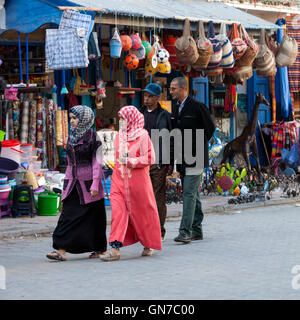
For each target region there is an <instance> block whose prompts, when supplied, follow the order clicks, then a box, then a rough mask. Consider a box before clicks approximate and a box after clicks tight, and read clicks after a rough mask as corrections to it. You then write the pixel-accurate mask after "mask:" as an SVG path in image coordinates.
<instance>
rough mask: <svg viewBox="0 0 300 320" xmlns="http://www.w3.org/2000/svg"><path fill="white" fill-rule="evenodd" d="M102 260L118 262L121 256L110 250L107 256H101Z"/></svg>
mask: <svg viewBox="0 0 300 320" xmlns="http://www.w3.org/2000/svg"><path fill="white" fill-rule="evenodd" d="M100 259H101V260H102V261H117V260H120V255H119V254H115V253H114V252H112V251H111V250H110V251H108V252H107V253H106V254H103V255H101V256H100Z"/></svg>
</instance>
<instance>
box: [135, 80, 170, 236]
mask: <svg viewBox="0 0 300 320" xmlns="http://www.w3.org/2000/svg"><path fill="white" fill-rule="evenodd" d="M143 91H144V106H143V107H142V108H141V109H140V111H141V113H143V115H144V118H145V125H144V128H145V129H146V130H147V131H148V133H149V136H150V137H151V130H153V129H158V130H162V129H167V130H169V131H171V130H172V125H171V116H170V114H169V113H168V112H167V111H166V110H164V109H163V108H162V107H161V106H160V104H159V102H158V101H159V98H160V94H161V91H162V89H161V87H160V85H159V84H157V83H149V84H148V85H147V86H146V88H145V89H144V90H143ZM152 142H154V141H152ZM155 149H156V150H157V149H158V150H159V154H156V163H157V164H154V165H152V166H151V167H150V178H151V182H152V186H153V191H154V195H155V199H156V204H157V209H158V214H159V220H160V226H161V237H162V240H164V237H165V234H166V230H165V227H164V224H165V220H166V216H167V206H166V177H167V174H168V173H170V171H173V159H172V155H170V163H169V164H168V163H167V164H166V163H163V161H162V152H168V150H163V142H162V140H161V138H160V141H159V147H158V148H155ZM169 151H170V150H169Z"/></svg>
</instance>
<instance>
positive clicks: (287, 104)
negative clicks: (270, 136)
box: [275, 19, 293, 118]
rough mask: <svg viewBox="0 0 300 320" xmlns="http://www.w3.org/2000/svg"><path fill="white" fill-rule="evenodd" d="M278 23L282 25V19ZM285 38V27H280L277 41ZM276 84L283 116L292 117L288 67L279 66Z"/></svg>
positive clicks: (277, 97) (279, 41)
mask: <svg viewBox="0 0 300 320" xmlns="http://www.w3.org/2000/svg"><path fill="white" fill-rule="evenodd" d="M276 24H278V25H279V26H282V21H281V19H278V20H277V22H276ZM282 39H283V29H282V28H280V29H278V30H277V34H276V41H277V42H278V43H281V41H282ZM275 85H276V89H275V91H276V101H277V102H279V103H280V106H281V116H282V118H289V116H290V117H292V109H293V108H292V100H291V94H290V89H289V79H288V70H287V67H281V68H280V67H278V68H277V73H276V76H275Z"/></svg>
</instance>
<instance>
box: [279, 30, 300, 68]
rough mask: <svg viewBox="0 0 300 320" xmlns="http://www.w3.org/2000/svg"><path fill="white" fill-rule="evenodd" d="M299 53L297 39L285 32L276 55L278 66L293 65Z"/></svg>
mask: <svg viewBox="0 0 300 320" xmlns="http://www.w3.org/2000/svg"><path fill="white" fill-rule="evenodd" d="M297 55H298V44H297V41H296V39H294V38H291V37H290V36H288V35H287V34H285V35H284V36H283V39H282V41H281V43H280V45H279V48H278V52H277V55H276V63H277V65H278V67H287V66H291V65H292V64H294V62H295V61H296V58H297Z"/></svg>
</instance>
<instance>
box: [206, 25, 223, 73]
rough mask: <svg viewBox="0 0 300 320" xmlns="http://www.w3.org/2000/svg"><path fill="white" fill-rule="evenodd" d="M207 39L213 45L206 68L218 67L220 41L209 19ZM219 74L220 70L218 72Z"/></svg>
mask: <svg viewBox="0 0 300 320" xmlns="http://www.w3.org/2000/svg"><path fill="white" fill-rule="evenodd" d="M209 40H210V42H211V44H212V47H213V52H212V54H211V56H210V59H209V63H208V66H207V69H218V70H219V71H220V68H219V67H220V66H221V63H222V43H221V42H220V41H219V40H218V39H217V38H216V37H215V29H214V25H213V22H212V21H209ZM218 74H220V72H219V73H218Z"/></svg>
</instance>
